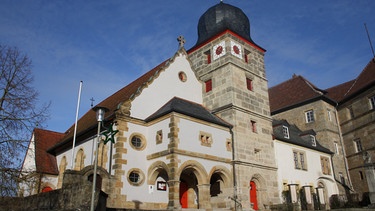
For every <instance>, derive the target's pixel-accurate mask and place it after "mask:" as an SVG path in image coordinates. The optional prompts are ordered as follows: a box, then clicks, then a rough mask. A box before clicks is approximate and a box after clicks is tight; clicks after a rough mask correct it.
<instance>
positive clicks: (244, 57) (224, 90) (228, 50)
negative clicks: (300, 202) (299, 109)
mask: <svg viewBox="0 0 375 211" xmlns="http://www.w3.org/2000/svg"><path fill="white" fill-rule="evenodd" d="M188 54H189V58H190V60H191V61H192V66H193V69H194V70H195V71H196V75H197V77H198V78H199V79H200V80H201V81H202V83H203V86H202V87H203V88H202V92H203V104H204V105H205V106H206V107H207V108H208V109H210V110H211V111H212V112H213V113H215V114H216V115H218V116H219V117H221V118H222V119H224V120H226V121H227V122H229V123H231V124H232V125H233V129H232V132H233V133H232V134H233V145H232V146H233V152H234V153H233V167H234V172H233V176H234V186H235V187H234V188H235V190H234V191H235V193H236V194H235V196H234V198H236V199H235V200H237V201H239V202H241V204H242V206H243V208H249V207H251V206H253V207H254V208H259V209H264V208H265V207H264V206H265V205H269V204H272V203H279V201H278V200H279V199H278V190H277V167H276V164H275V154H274V147H273V141H272V121H271V116H270V108H269V99H268V85H267V78H266V73H265V66H264V54H265V50H264V49H263V48H262V47H260V46H259V45H257V44H255V42H254V41H253V40H252V39H251V37H250V22H249V19H248V18H247V16H246V15H245V14H244V12H243V11H242V10H241V9H239V8H237V7H234V6H232V5H229V4H225V3H223V2H220V3H219V4H217V5H215V6H213V7H211V8H209V9H208V10H207V11H206V12H205V13H204V14H203V15H202V16H201V18H200V19H199V23H198V41H197V43H196V44H195V46H194V47H193V48H192V49H190V50H189V51H188Z"/></svg>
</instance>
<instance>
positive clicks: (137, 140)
mask: <svg viewBox="0 0 375 211" xmlns="http://www.w3.org/2000/svg"><path fill="white" fill-rule="evenodd" d="M130 146H131V147H132V148H133V149H136V150H143V149H144V148H145V147H146V139H145V138H144V136H143V135H141V134H134V135H132V136H131V138H130Z"/></svg>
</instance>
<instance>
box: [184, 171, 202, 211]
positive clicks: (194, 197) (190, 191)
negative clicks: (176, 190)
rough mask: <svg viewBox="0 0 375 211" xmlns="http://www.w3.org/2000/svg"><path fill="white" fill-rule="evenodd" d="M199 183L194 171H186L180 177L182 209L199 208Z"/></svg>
mask: <svg viewBox="0 0 375 211" xmlns="http://www.w3.org/2000/svg"><path fill="white" fill-rule="evenodd" d="M197 185H198V181H197V178H196V176H195V174H194V173H193V171H192V170H189V169H187V170H184V171H183V172H182V174H181V176H180V204H181V208H198V188H197Z"/></svg>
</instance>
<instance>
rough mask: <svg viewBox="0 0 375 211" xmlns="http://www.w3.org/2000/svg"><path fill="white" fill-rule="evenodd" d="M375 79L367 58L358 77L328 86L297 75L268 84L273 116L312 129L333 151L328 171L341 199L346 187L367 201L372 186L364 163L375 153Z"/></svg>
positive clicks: (374, 65)
mask: <svg viewBox="0 0 375 211" xmlns="http://www.w3.org/2000/svg"><path fill="white" fill-rule="evenodd" d="M374 85H375V60H374V59H371V60H370V62H369V63H368V64H367V65H366V67H365V68H364V69H363V70H362V72H361V73H360V74H359V76H358V77H357V78H355V79H353V80H351V81H348V82H345V83H343V84H340V85H337V86H333V87H331V88H328V89H326V90H322V89H319V88H317V87H316V86H315V85H314V84H312V83H311V82H310V81H308V80H307V79H305V78H304V77H302V76H297V75H293V77H292V78H291V79H289V80H287V81H285V82H282V83H280V84H278V85H276V86H274V87H271V88H270V89H269V96H270V108H271V115H272V117H273V118H274V119H285V120H287V121H288V122H290V123H291V124H295V125H296V126H298V127H299V128H300V129H301V130H314V131H315V132H316V137H317V138H318V139H319V140H320V143H321V144H322V146H324V147H325V148H327V149H329V150H331V151H332V152H334V154H333V155H332V158H331V159H332V163H333V167H334V170H333V171H332V175H333V176H334V180H335V181H336V183H337V185H338V187H339V191H340V193H339V195H340V198H341V199H342V201H346V200H348V199H349V198H348V197H350V195H349V193H352V194H353V193H354V194H357V196H358V197H357V198H358V200H360V201H361V200H362V201H366V200H368V199H369V192H370V193H371V192H373V191H374V189H372V187H369V184H371V181H372V182H373V180H374V177H373V176H370V178H369V177H367V176H366V168H367V169H368V168H369V167H370V166H373V165H374V163H373V162H372V161H368V162H367V163H366V162H364V159H363V156H364V155H366V156H367V158H371V157H373V156H374V153H375V152H374V146H375V145H374V143H373V140H374V138H375V133H374V127H375V124H374V113H373V112H374V107H375V86H374ZM367 160H368V159H367ZM370 160H371V159H370ZM322 166H323V165H322ZM322 168H323V167H322ZM367 172H368V171H367ZM369 179H371V181H369ZM322 184H324V183H322ZM370 186H371V185H370ZM323 187H324V185H323ZM370 195H371V194H370ZM374 202H375V198H374Z"/></svg>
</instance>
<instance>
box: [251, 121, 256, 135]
mask: <svg viewBox="0 0 375 211" xmlns="http://www.w3.org/2000/svg"><path fill="white" fill-rule="evenodd" d="M250 124H251V130H252V131H253V133H256V132H257V123H256V122H255V121H253V120H251V121H250Z"/></svg>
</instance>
